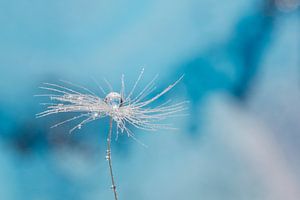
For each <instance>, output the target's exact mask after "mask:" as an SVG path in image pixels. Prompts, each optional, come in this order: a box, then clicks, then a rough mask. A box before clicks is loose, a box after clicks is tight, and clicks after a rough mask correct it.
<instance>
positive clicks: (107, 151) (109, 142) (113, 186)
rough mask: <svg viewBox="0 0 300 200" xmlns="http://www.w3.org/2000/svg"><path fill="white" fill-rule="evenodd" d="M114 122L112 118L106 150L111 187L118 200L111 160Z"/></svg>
mask: <svg viewBox="0 0 300 200" xmlns="http://www.w3.org/2000/svg"><path fill="white" fill-rule="evenodd" d="M112 123H113V119H112V118H110V121H109V132H108V136H107V150H106V160H107V161H108V165H109V173H110V178H111V184H112V185H111V189H112V190H113V191H114V196H115V200H118V195H117V189H116V184H115V179H114V175H113V170H112V160H111V145H110V144H111V135H112Z"/></svg>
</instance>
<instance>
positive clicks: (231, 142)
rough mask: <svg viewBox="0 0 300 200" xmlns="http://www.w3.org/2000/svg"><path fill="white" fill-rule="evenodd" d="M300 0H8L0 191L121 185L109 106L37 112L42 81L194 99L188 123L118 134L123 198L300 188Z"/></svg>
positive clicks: (231, 197)
mask: <svg viewBox="0 0 300 200" xmlns="http://www.w3.org/2000/svg"><path fill="white" fill-rule="evenodd" d="M299 5H300V2H299V0H228V1H226V2H220V1H215V0H186V1H181V0H172V1H169V0H163V1H162V0H160V1H102V0H97V1H96V0H91V1H83V0H76V1H74V0H72V1H71V0H60V1H58V0H52V1H45V0H42V1H41V0H39V1H37V0H25V1H16V0H10V1H8V0H0V69H1V71H0V88H1V92H0V199H1V200H2V199H3V200H23V199H27V200H48V199H49V200H61V199H74V200H84V199H88V200H94V199H95V200H98V199H113V195H112V192H111V191H110V189H109V185H110V180H109V176H108V168H107V163H106V161H105V159H104V158H105V148H106V147H105V145H106V144H105V137H106V132H107V130H108V125H107V120H101V121H96V122H92V123H90V124H88V125H86V126H84V127H83V128H82V129H81V130H80V131H77V132H75V133H74V134H72V135H70V134H68V130H70V128H72V124H66V125H64V126H61V127H59V128H54V129H51V128H50V126H51V125H53V124H55V123H56V122H58V121H61V120H63V119H65V117H66V116H64V115H62V116H61V115H56V116H52V117H47V118H42V119H36V118H35V114H36V113H38V112H39V111H41V110H42V107H40V106H39V102H41V100H40V99H37V98H35V97H33V96H34V95H35V94H39V93H41V91H40V90H38V86H39V85H40V84H41V83H42V82H54V83H56V82H58V81H59V80H60V79H64V80H69V81H72V82H75V83H78V84H81V85H84V86H86V87H88V88H91V89H95V90H97V85H96V84H95V82H94V81H93V79H97V80H99V82H100V83H103V81H102V78H104V77H105V78H106V79H108V80H109V81H110V82H111V83H112V84H113V86H114V87H117V88H118V87H119V85H120V77H121V74H122V73H124V74H125V78H126V86H127V87H128V88H130V87H132V85H133V84H134V81H135V80H136V78H137V76H138V74H139V73H140V70H141V68H142V67H144V68H145V78H144V79H143V80H142V83H141V86H140V88H141V87H142V86H143V85H145V84H147V82H148V81H149V80H151V78H152V77H153V76H155V74H157V73H158V74H159V75H160V76H159V80H158V82H157V86H158V89H163V88H165V87H166V86H167V85H168V84H170V83H172V82H173V81H174V80H176V79H177V78H178V77H179V76H180V75H182V74H185V77H184V80H183V81H182V82H181V83H180V84H179V85H178V86H177V87H176V88H175V89H174V90H173V91H172V92H170V93H169V94H168V95H167V96H165V97H164V98H162V99H160V101H164V100H166V99H167V98H172V99H174V100H176V101H180V100H182V99H187V100H188V101H190V103H189V109H188V111H187V112H188V116H187V117H183V118H179V119H174V121H173V123H174V124H176V127H177V128H178V131H176V132H171V131H159V132H156V133H148V132H145V131H141V130H136V129H134V132H135V134H136V136H137V138H138V139H139V140H141V141H143V143H145V144H147V145H148V146H149V147H148V148H144V147H143V146H141V145H139V144H138V143H137V142H135V141H133V140H132V139H131V138H128V137H127V136H126V135H124V136H121V137H120V138H119V140H117V141H114V144H113V147H112V148H113V149H112V153H113V160H114V167H115V169H114V170H115V175H116V179H117V180H116V181H117V185H118V191H119V195H120V199H121V200H123V199H124V200H125V199H130V200H141V199H143V200H153V199H158V200H161V199H162V200H165V199H173V200H183V199H188V200H198V199H205V200H217V199H218V200H219V199H222V200H227V199H228V200H241V199H243V200H262V199H263V200H283V199H287V200H298V199H300V157H299V153H300V132H299V130H300V123H299V120H300V85H299V80H300V73H299V72H300V47H299V45H300V24H299V23H300V21H299V15H300V13H299Z"/></svg>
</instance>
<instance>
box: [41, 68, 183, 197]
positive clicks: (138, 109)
mask: <svg viewBox="0 0 300 200" xmlns="http://www.w3.org/2000/svg"><path fill="white" fill-rule="evenodd" d="M143 73H144V69H143V70H142V71H141V73H140V75H139V76H138V78H137V80H136V82H135V83H134V85H133V87H132V89H131V90H130V92H129V93H128V95H127V96H126V93H125V81H124V75H122V77H121V89H120V92H117V91H114V90H113V87H112V86H111V84H110V83H109V82H108V81H107V80H106V79H104V81H105V83H106V85H107V86H108V88H109V90H110V92H109V93H108V94H106V96H104V98H101V97H98V96H97V95H96V94H95V93H94V92H93V91H91V90H89V89H87V88H85V87H82V86H80V85H76V84H73V83H71V82H67V81H62V82H63V83H64V84H67V85H69V86H70V87H66V86H63V85H59V84H53V83H43V85H42V86H41V87H40V88H41V89H43V90H45V91H48V92H49V93H48V94H41V95H37V96H41V97H48V98H49V99H50V101H51V102H50V103H43V104H42V105H44V106H47V108H46V110H45V111H43V112H40V113H38V114H37V115H36V116H37V117H38V118H40V117H45V116H48V115H53V114H57V113H75V114H77V115H76V116H74V117H72V118H70V119H67V120H64V121H62V122H59V123H57V124H55V125H53V126H52V127H57V126H61V125H63V124H65V123H68V122H71V121H74V120H79V119H81V120H82V121H81V122H80V123H79V124H77V125H76V126H75V127H73V128H72V129H71V130H70V133H71V132H73V131H75V130H76V129H81V128H82V127H83V126H84V125H85V124H87V123H89V122H91V121H94V120H97V119H100V118H103V117H109V118H110V128H109V133H108V137H107V151H106V157H105V158H106V160H107V161H108V163H109V170H110V176H111V182H112V186H111V188H112V189H113V192H114V197H115V200H117V199H118V196H117V191H116V185H115V181H114V176H113V172H112V160H111V150H110V149H111V147H110V146H111V137H112V124H113V122H115V124H116V127H117V136H116V138H118V134H119V132H121V133H124V132H125V133H127V135H128V137H131V138H133V139H134V140H135V141H137V142H139V143H140V144H142V143H141V142H140V141H139V140H138V139H137V138H135V136H134V134H133V132H132V131H131V130H130V129H129V128H128V127H127V125H128V124H130V125H132V126H133V127H135V128H138V129H142V130H148V131H156V130H158V129H173V127H172V126H171V125H170V124H163V123H161V122H162V121H163V120H165V119H167V118H169V117H175V116H178V114H179V113H180V112H181V111H184V110H185V109H186V103H187V102H186V101H183V102H179V103H175V104H171V101H170V100H169V101H166V102H165V103H162V104H160V105H159V106H156V107H151V106H150V105H151V104H152V103H153V102H155V101H156V100H157V99H159V98H160V97H161V96H163V95H164V94H166V93H167V92H169V91H170V90H171V89H172V88H173V87H174V86H175V85H177V84H178V83H179V82H180V80H181V79H182V78H183V76H182V77H180V78H179V79H178V80H177V81H175V82H174V83H173V84H171V85H169V86H168V87H167V88H165V89H164V90H163V91H161V92H159V93H157V94H156V95H154V96H153V97H151V98H148V99H146V98H147V97H148V96H150V95H152V94H153V92H154V91H155V89H156V87H155V84H154V83H155V80H156V79H157V76H155V77H154V79H152V80H151V81H150V82H149V83H148V84H147V85H146V86H145V87H144V88H143V89H142V90H141V91H140V92H138V93H137V95H136V96H135V97H133V96H134V94H135V93H136V91H135V90H136V88H137V85H138V83H139V82H140V81H141V79H142V77H143ZM97 85H98V87H99V89H100V90H101V92H102V93H104V94H105V90H103V88H102V87H101V86H100V85H99V84H98V83H97ZM81 91H83V92H81ZM142 145H143V144H142Z"/></svg>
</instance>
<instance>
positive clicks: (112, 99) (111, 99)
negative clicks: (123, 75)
mask: <svg viewBox="0 0 300 200" xmlns="http://www.w3.org/2000/svg"><path fill="white" fill-rule="evenodd" d="M104 101H105V102H106V103H107V104H108V105H109V106H111V107H112V108H113V109H116V108H119V107H120V106H121V105H122V103H123V99H122V97H121V95H120V94H119V93H117V92H111V93H109V94H108V95H107V96H106V97H105V99H104Z"/></svg>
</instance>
